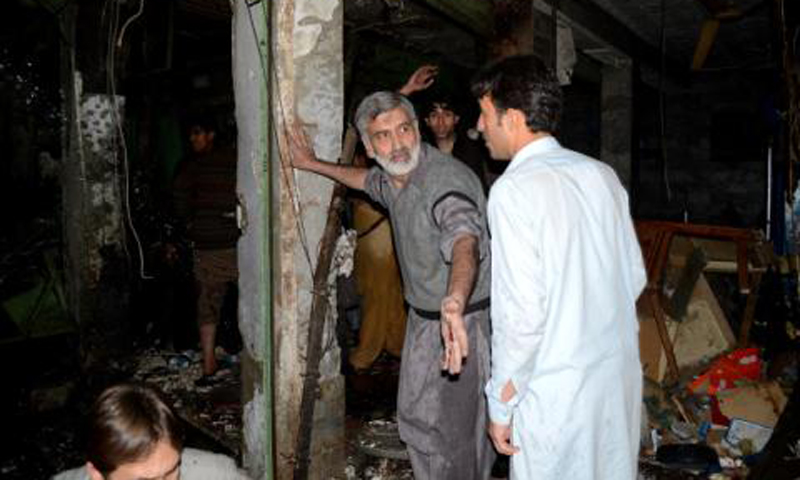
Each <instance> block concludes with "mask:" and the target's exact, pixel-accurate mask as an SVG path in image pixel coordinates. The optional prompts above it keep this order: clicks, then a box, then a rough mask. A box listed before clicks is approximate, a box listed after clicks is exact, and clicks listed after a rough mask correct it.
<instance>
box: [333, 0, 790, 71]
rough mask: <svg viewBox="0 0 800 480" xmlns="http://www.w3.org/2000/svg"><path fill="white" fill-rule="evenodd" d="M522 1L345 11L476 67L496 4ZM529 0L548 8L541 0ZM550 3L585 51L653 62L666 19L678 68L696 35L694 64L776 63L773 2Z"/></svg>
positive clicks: (356, 23)
mask: <svg viewBox="0 0 800 480" xmlns="http://www.w3.org/2000/svg"><path fill="white" fill-rule="evenodd" d="M522 1H527V0H522ZM522 1H518V0H474V1H470V2H463V1H457V0H346V1H345V19H346V22H347V26H348V27H349V28H350V29H351V30H352V31H354V32H364V31H368V32H370V33H372V34H374V35H376V36H377V37H379V38H383V39H386V40H387V41H390V42H393V43H395V44H397V45H398V46H399V47H400V48H403V49H406V50H411V51H414V52H416V53H419V54H422V55H428V56H438V57H443V58H447V59H448V60H450V61H451V62H453V63H457V64H460V65H462V66H466V67H475V66H477V65H478V64H480V63H481V61H482V58H481V53H482V51H483V49H484V48H486V46H487V44H488V43H489V42H490V41H491V39H492V38H493V36H496V34H497V33H501V32H497V31H496V30H495V29H493V21H492V20H493V19H492V15H493V9H494V8H496V7H505V8H508V7H509V5H512V8H513V7H514V6H517V7H518V6H519V4H520V3H522ZM531 3H533V4H535V5H536V7H537V8H538V9H540V10H542V9H545V10H549V7H548V6H547V2H544V1H543V0H531ZM551 3H555V4H556V6H557V8H558V9H559V11H561V12H562V13H563V14H564V15H566V16H567V17H569V18H570V19H571V20H572V21H573V22H577V23H578V24H580V25H578V29H577V30H578V33H577V34H576V35H575V42H576V48H577V50H578V51H579V52H583V53H587V54H589V55H590V56H594V57H598V56H602V54H603V52H602V50H603V49H608V48H610V49H611V50H617V51H621V53H625V54H628V55H631V56H635V57H640V59H641V60H644V61H645V62H658V60H659V59H658V58H657V57H659V56H660V52H661V51H662V48H661V47H662V45H661V39H662V27H663V39H664V45H663V52H664V54H665V56H666V59H667V61H668V63H669V64H671V65H672V66H673V68H675V69H680V70H685V71H686V72H688V71H689V70H690V68H691V67H692V63H693V58H694V57H695V51H696V49H697V45H698V43H701V44H704V45H706V46H707V47H708V53H707V55H706V56H705V57H704V58H703V62H702V64H701V65H700V66H699V69H704V70H727V69H758V68H765V67H771V66H772V65H773V64H774V62H773V58H772V56H771V53H770V48H769V43H770V23H771V22H770V15H771V14H772V12H771V9H770V8H769V7H770V6H771V3H772V2H769V1H768V0H670V1H666V0H638V1H635V2H633V1H621V0H592V1H588V0H555V1H554V2H551ZM515 4H516V5H515ZM447 19H450V21H447ZM642 57H644V58H642ZM653 57H656V58H653Z"/></svg>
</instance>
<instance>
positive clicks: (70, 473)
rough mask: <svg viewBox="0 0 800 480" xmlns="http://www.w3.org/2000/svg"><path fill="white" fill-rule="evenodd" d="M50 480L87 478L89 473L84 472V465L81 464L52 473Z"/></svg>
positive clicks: (87, 479)
mask: <svg viewBox="0 0 800 480" xmlns="http://www.w3.org/2000/svg"><path fill="white" fill-rule="evenodd" d="M50 480H89V474H88V473H87V472H86V467H85V466H81V467H78V468H73V469H72V470H66V471H63V472H61V473H59V474H56V475H53V476H52V477H50Z"/></svg>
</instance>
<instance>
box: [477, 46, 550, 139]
mask: <svg viewBox="0 0 800 480" xmlns="http://www.w3.org/2000/svg"><path fill="white" fill-rule="evenodd" d="M472 94H473V95H474V96H475V97H476V98H478V99H480V98H482V97H484V96H485V95H489V96H490V97H491V99H492V104H493V105H494V107H495V108H496V109H497V110H498V112H500V113H502V112H505V111H506V110H507V109H509V108H513V109H516V110H519V111H521V112H522V113H524V114H525V124H526V125H527V126H528V128H530V129H531V130H532V131H534V132H547V133H553V132H555V131H556V129H557V128H558V122H559V120H560V119H561V104H562V93H561V87H560V86H559V85H558V79H557V78H556V76H555V74H554V73H553V72H552V71H551V70H550V69H549V68H547V67H546V66H545V65H544V62H542V61H541V60H540V59H538V58H536V57H534V56H533V55H520V56H514V57H507V58H504V59H502V60H500V61H498V62H496V63H493V64H490V65H488V66H486V67H484V68H483V69H481V70H480V71H479V72H478V73H477V74H476V75H475V77H474V78H473V80H472Z"/></svg>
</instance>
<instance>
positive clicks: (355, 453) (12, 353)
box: [0, 335, 800, 480]
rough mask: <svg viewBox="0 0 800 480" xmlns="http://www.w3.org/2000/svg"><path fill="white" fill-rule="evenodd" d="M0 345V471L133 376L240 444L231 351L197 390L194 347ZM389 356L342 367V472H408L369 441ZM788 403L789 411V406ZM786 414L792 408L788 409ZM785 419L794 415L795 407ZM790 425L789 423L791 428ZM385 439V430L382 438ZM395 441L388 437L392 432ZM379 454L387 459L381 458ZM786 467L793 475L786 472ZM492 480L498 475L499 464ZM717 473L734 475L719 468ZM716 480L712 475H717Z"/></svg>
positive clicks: (68, 445)
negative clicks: (97, 362) (101, 353)
mask: <svg viewBox="0 0 800 480" xmlns="http://www.w3.org/2000/svg"><path fill="white" fill-rule="evenodd" d="M32 342H33V343H29V344H20V345H2V346H0V347H2V348H0V365H2V368H3V372H4V373H3V377H2V378H3V383H4V387H3V395H2V396H0V402H2V403H1V404H0V424H2V425H3V428H2V429H0V478H3V479H8V480H17V479H19V480H23V479H24V480H36V479H47V478H49V477H50V476H51V475H52V474H53V473H55V472H58V471H61V470H63V469H66V468H71V467H74V466H77V465H80V464H81V463H82V456H81V452H82V448H83V447H82V444H83V440H82V438H83V437H82V419H83V418H85V415H86V412H87V410H88V407H89V404H90V402H91V400H92V399H93V398H94V397H95V396H96V395H97V393H98V392H99V391H100V390H101V389H102V388H103V387H105V386H106V385H109V384H113V383H117V382H121V381H126V380H139V381H144V382H150V383H153V384H155V385H158V386H160V387H161V388H162V389H163V390H165V391H166V393H167V394H168V395H169V396H170V398H171V399H172V401H173V402H174V404H175V406H176V408H177V409H178V410H179V411H180V412H181V416H182V417H183V418H185V419H186V420H188V422H187V431H188V439H187V444H188V445H190V446H194V447H199V448H205V449H208V450H213V451H217V452H221V453H226V454H229V455H231V456H234V457H236V456H237V455H238V449H237V445H238V444H239V442H240V431H241V430H240V423H239V422H240V420H239V419H240V408H241V407H240V404H239V390H240V389H239V382H238V364H237V363H236V357H235V356H233V357H231V356H227V357H225V363H226V372H227V373H226V374H225V375H223V376H222V378H221V381H220V382H219V383H218V384H217V385H215V386H214V387H212V388H207V389H202V390H198V389H197V388H196V387H195V386H194V384H193V381H194V379H195V378H197V377H199V365H198V359H197V354H196V352H191V351H184V352H183V353H181V352H178V353H175V352H166V351H160V350H156V349H153V348H148V349H139V350H138V351H137V355H136V356H134V357H132V358H129V359H120V360H118V361H112V362H109V363H108V365H107V369H105V370H104V371H102V372H96V373H95V374H94V375H92V377H91V378H81V377H79V376H78V375H77V373H76V372H78V368H77V359H76V358H75V352H76V351H77V349H76V346H75V340H74V338H72V337H70V336H69V335H64V336H59V337H52V338H47V339H40V340H35V341H32ZM398 371H399V363H398V361H397V360H396V359H392V358H390V357H386V356H384V357H381V358H380V359H379V361H378V362H376V364H375V365H374V366H373V368H372V369H370V370H369V371H367V372H361V373H359V374H355V373H350V374H348V375H347V377H346V382H347V391H346V392H347V399H346V405H347V418H346V428H347V436H348V447H347V448H348V450H347V454H348V459H347V464H348V466H347V470H346V472H344V474H343V476H342V478H346V479H370V480H389V479H412V478H413V475H412V472H411V468H410V464H409V462H408V461H407V460H403V459H398V457H401V456H402V446H401V445H399V444H394V445H393V444H391V442H390V443H389V444H388V446H387V445H376V443H375V442H374V441H373V439H374V437H372V439H370V437H365V431H370V430H371V431H373V433H374V431H378V434H379V435H383V434H384V433H386V431H387V429H388V430H391V429H392V422H393V420H394V413H395V398H396V393H397V376H398ZM796 410H797V409H796V408H795V411H796ZM795 413H796V412H795ZM792 418H794V419H797V416H796V414H795V416H794V417H792ZM789 420H790V422H789V424H790V428H788V430H786V433H785V436H786V438H787V439H789V441H795V440H794V439H796V437H797V430H798V428H800V422H797V421H794V420H792V419H791V418H790V419H789ZM792 425H794V426H793V427H792ZM387 436H388V437H391V436H392V435H391V434H388V435H387ZM395 439H396V438H395ZM387 457H388V458H387ZM784 460H786V459H785V458H784V459H781V458H779V459H778V461H776V462H775V463H776V464H778V463H781V462H783V463H782V465H784V466H782V467H780V468H778V469H777V470H774V472H777V473H770V474H769V475H768V476H762V477H760V478H768V479H769V480H782V479H795V478H800V460H798V461H788V463H787V462H786V461H784ZM792 472H794V473H792ZM495 473H496V476H495V477H494V478H496V479H502V478H505V475H504V474H503V469H502V468H500V469H497V470H495ZM728 473H729V475H728V476H727V477H721V478H745V476H744V475H741V476H737V475H736V474H735V472H728ZM640 478H641V479H686V478H700V479H702V478H714V477H710V476H709V475H705V474H693V473H691V472H686V471H675V470H668V469H665V468H662V467H661V466H659V465H658V464H656V463H654V462H653V461H652V459H648V458H643V459H642V461H641V462H640ZM718 478H719V477H718Z"/></svg>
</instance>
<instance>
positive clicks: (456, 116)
mask: <svg viewBox="0 0 800 480" xmlns="http://www.w3.org/2000/svg"><path fill="white" fill-rule="evenodd" d="M459 120H461V117H459V116H458V115H453V125H458V121H459Z"/></svg>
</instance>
